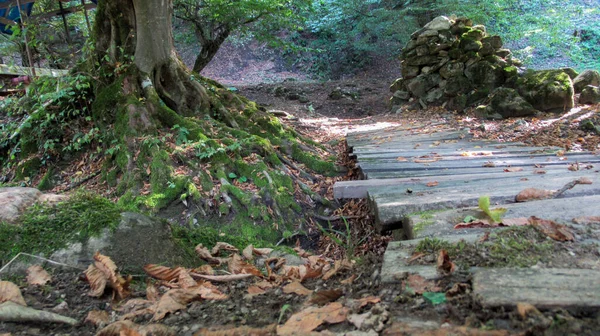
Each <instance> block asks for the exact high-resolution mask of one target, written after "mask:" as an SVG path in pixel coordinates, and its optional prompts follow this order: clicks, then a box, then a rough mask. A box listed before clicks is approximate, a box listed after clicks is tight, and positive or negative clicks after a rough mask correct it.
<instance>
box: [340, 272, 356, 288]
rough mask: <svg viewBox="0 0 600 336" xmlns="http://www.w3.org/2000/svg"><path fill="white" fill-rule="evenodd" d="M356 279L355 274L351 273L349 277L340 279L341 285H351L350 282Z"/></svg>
mask: <svg viewBox="0 0 600 336" xmlns="http://www.w3.org/2000/svg"><path fill="white" fill-rule="evenodd" d="M354 280H356V274H352V275H351V276H350V277H348V278H346V279H344V280H342V281H340V283H341V284H342V285H352V283H353V282H354Z"/></svg>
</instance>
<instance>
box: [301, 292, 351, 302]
mask: <svg viewBox="0 0 600 336" xmlns="http://www.w3.org/2000/svg"><path fill="white" fill-rule="evenodd" d="M343 294H344V291H343V290H341V289H326V290H320V291H316V292H313V294H312V295H311V297H310V299H309V300H308V302H309V303H313V304H318V305H324V304H326V303H329V302H333V301H335V300H337V299H339V298H340V297H341V296H342V295H343Z"/></svg>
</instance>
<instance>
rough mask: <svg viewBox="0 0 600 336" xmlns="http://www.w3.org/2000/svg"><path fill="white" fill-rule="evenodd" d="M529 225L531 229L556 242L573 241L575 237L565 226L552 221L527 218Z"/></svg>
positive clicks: (533, 217)
mask: <svg viewBox="0 0 600 336" xmlns="http://www.w3.org/2000/svg"><path fill="white" fill-rule="evenodd" d="M529 223H531V225H533V227H535V228H537V229H538V230H540V232H542V233H543V234H545V235H546V236H548V237H550V238H552V239H554V240H557V241H573V240H575V236H574V235H573V233H572V232H571V230H570V229H569V228H568V227H567V226H566V225H561V224H558V223H556V222H554V221H551V220H547V219H541V218H537V217H535V216H531V217H529Z"/></svg>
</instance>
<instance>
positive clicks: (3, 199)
mask: <svg viewBox="0 0 600 336" xmlns="http://www.w3.org/2000/svg"><path fill="white" fill-rule="evenodd" d="M67 198H68V197H67V196H64V195H55V194H42V192H41V191H39V190H37V189H35V188H24V187H7V188H0V221H6V222H8V223H15V222H16V221H17V220H18V219H19V217H20V216H21V215H22V214H23V212H25V210H27V208H29V207H30V206H32V205H33V204H35V203H40V202H41V203H43V202H46V203H49V204H56V203H58V202H61V201H64V200H66V199H67Z"/></svg>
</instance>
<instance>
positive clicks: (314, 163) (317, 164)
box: [292, 144, 337, 176]
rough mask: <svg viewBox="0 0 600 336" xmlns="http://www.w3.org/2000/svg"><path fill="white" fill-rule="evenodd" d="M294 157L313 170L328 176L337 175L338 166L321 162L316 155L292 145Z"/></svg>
mask: <svg viewBox="0 0 600 336" xmlns="http://www.w3.org/2000/svg"><path fill="white" fill-rule="evenodd" d="M292 157H293V158H294V160H296V161H298V162H301V163H303V164H305V165H306V166H307V167H308V168H310V169H311V170H313V171H315V172H317V173H319V174H323V175H326V176H335V175H336V174H337V169H336V166H335V164H334V163H333V162H327V161H323V160H321V159H320V158H319V157H317V156H316V155H313V154H311V153H308V152H306V151H305V150H302V149H301V148H300V146H298V144H293V145H292Z"/></svg>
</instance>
